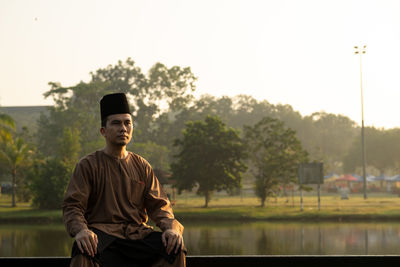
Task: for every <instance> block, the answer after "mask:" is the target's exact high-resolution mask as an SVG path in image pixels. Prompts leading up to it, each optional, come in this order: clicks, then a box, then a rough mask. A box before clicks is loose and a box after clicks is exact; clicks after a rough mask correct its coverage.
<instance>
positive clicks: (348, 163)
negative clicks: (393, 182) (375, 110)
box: [343, 127, 400, 174]
mask: <svg viewBox="0 0 400 267" xmlns="http://www.w3.org/2000/svg"><path fill="white" fill-rule="evenodd" d="M365 151H366V163H367V167H374V168H376V169H377V170H379V172H380V174H384V173H385V171H390V170H393V171H396V172H397V171H399V162H400V129H390V130H384V129H377V128H374V127H365ZM343 162H344V170H345V172H353V171H355V170H356V169H357V168H361V166H362V154H361V135H360V134H359V135H358V136H357V138H355V139H354V141H353V143H352V146H351V147H350V149H349V150H348V153H347V155H346V156H345V157H344V159H343Z"/></svg>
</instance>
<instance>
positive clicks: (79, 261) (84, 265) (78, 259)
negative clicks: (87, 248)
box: [69, 254, 100, 267]
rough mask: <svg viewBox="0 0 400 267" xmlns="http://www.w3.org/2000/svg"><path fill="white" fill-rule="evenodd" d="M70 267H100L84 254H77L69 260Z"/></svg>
mask: <svg viewBox="0 0 400 267" xmlns="http://www.w3.org/2000/svg"><path fill="white" fill-rule="evenodd" d="M69 266H70V267H100V265H98V264H97V263H96V262H95V261H93V260H92V259H90V258H89V257H88V256H86V255H84V254H77V255H75V256H74V257H72V259H71V263H70V265H69Z"/></svg>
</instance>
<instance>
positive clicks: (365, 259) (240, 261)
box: [0, 255, 400, 267]
mask: <svg viewBox="0 0 400 267" xmlns="http://www.w3.org/2000/svg"><path fill="white" fill-rule="evenodd" d="M69 262H70V258H68V257H23V258H22V257H21V258H17V257H4V258H1V257H0V266H7V267H8V266H10V267H12V266H35V265H36V264H37V265H38V266H43V267H44V266H57V267H64V266H65V267H67V266H69ZM186 262H187V266H188V267H205V266H207V267H214V266H215V267H222V266H229V267H232V266H233V267H235V266H238V267H252V266H268V267H272V266H279V267H282V266H295V265H300V266H306V267H312V266H318V267H320V266H323V265H328V266H332V265H337V266H340V267H344V266H349V267H350V266H351V267H356V266H363V267H365V266H378V265H384V266H398V265H399V263H400V256H383V255H378V256H236V255H235V256H230V255H227V256H187V257H186Z"/></svg>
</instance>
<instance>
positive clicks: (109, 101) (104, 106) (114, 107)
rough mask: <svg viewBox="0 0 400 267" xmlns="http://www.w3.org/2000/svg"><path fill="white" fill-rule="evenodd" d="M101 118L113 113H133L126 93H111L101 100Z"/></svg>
mask: <svg viewBox="0 0 400 267" xmlns="http://www.w3.org/2000/svg"><path fill="white" fill-rule="evenodd" d="M100 113H101V120H102V121H103V120H104V119H105V118H107V116H109V115H113V114H124V113H129V114H130V113H131V112H130V110H129V104H128V100H127V99H126V95H125V94H124V93H116V94H109V95H105V96H103V98H102V99H101V100H100Z"/></svg>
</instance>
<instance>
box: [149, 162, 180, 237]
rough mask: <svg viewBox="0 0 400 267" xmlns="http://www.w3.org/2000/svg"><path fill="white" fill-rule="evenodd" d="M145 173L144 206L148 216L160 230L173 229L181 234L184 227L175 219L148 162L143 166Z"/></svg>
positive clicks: (169, 203) (166, 197)
mask: <svg viewBox="0 0 400 267" xmlns="http://www.w3.org/2000/svg"><path fill="white" fill-rule="evenodd" d="M146 163H147V162H146ZM145 175H146V184H147V185H146V192H145V208H146V211H147V213H148V215H149V217H150V218H151V220H152V221H153V222H155V223H156V225H157V226H158V227H159V228H160V229H161V230H163V231H165V230H167V229H173V230H176V231H178V232H179V233H180V234H182V233H183V229H184V227H183V225H182V224H180V223H179V222H178V221H177V220H176V219H175V217H174V214H173V211H172V207H171V202H170V201H169V199H168V196H167V194H166V193H165V192H164V190H163V188H162V186H161V184H160V182H159V181H158V179H157V177H156V176H155V175H154V171H153V170H152V168H151V166H150V165H149V164H148V163H147V164H146V166H145Z"/></svg>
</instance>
